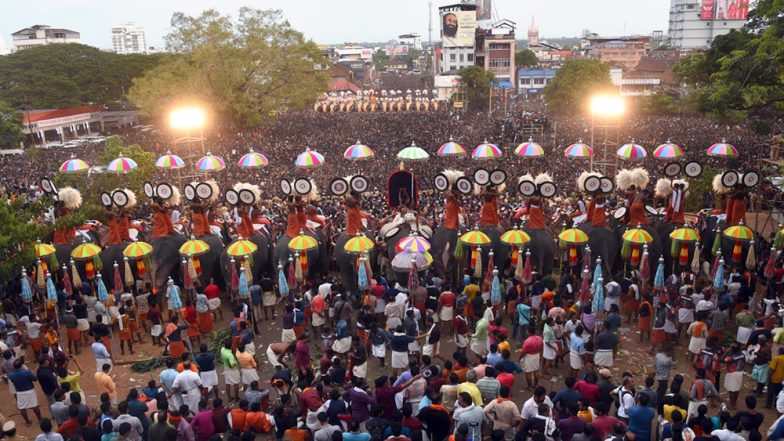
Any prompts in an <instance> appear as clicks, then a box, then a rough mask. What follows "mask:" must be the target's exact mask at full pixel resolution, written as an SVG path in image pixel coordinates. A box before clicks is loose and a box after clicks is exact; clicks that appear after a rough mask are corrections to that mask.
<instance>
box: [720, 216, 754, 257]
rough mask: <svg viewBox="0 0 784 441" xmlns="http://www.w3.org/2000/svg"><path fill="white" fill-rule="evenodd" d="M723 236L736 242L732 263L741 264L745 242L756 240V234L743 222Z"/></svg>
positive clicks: (732, 227) (726, 230)
mask: <svg viewBox="0 0 784 441" xmlns="http://www.w3.org/2000/svg"><path fill="white" fill-rule="evenodd" d="M721 234H722V235H724V236H725V237H728V238H730V239H733V240H735V245H734V246H733V247H732V261H733V262H735V263H740V259H741V257H742V254H743V242H748V241H750V240H752V239H754V232H752V231H751V228H749V227H747V226H745V225H743V223H742V222H741V223H740V224H739V225H733V226H731V227H729V228H727V229H725V230H724V231H723V232H722V233H721Z"/></svg>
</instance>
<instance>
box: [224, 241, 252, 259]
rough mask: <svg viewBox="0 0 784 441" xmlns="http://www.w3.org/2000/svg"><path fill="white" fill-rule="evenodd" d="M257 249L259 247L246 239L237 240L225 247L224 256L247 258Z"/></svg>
mask: <svg viewBox="0 0 784 441" xmlns="http://www.w3.org/2000/svg"><path fill="white" fill-rule="evenodd" d="M258 249H259V247H258V246H257V245H256V244H255V243H253V242H251V241H249V240H247V239H238V240H235V241H234V242H232V243H230V244H229V246H227V247H226V254H228V255H229V256H235V257H242V256H249V255H251V254H253V253H255V252H256V250H258Z"/></svg>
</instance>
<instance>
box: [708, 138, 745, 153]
mask: <svg viewBox="0 0 784 441" xmlns="http://www.w3.org/2000/svg"><path fill="white" fill-rule="evenodd" d="M707 153H708V156H720V157H724V158H729V157H735V156H738V149H736V148H735V146H734V145H732V144H727V140H725V139H724V138H722V139H721V142H719V143H716V144H713V145H712V146H710V147H708V152H707Z"/></svg>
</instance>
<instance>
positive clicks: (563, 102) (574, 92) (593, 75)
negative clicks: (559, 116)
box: [544, 60, 614, 113]
mask: <svg viewBox="0 0 784 441" xmlns="http://www.w3.org/2000/svg"><path fill="white" fill-rule="evenodd" d="M611 90H614V87H613V85H612V81H610V67H609V66H608V65H606V64H604V63H601V62H599V61H596V60H570V61H567V62H566V63H564V65H563V66H562V67H561V68H560V69H558V72H556V74H555V78H553V80H552V81H551V82H550V84H548V85H547V87H545V88H544V99H545V101H546V102H547V105H548V106H549V107H550V108H551V109H553V110H554V111H556V112H563V113H573V112H579V111H583V110H585V109H586V108H587V106H588V101H589V99H590V97H591V95H594V94H596V93H601V92H606V91H611Z"/></svg>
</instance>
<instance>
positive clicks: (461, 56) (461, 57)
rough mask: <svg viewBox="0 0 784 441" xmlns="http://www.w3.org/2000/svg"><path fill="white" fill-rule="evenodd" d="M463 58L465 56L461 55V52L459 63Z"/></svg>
mask: <svg viewBox="0 0 784 441" xmlns="http://www.w3.org/2000/svg"><path fill="white" fill-rule="evenodd" d="M464 58H465V57H464V56H463V54H460V62H461V63H462V62H463V59H464Z"/></svg>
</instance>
